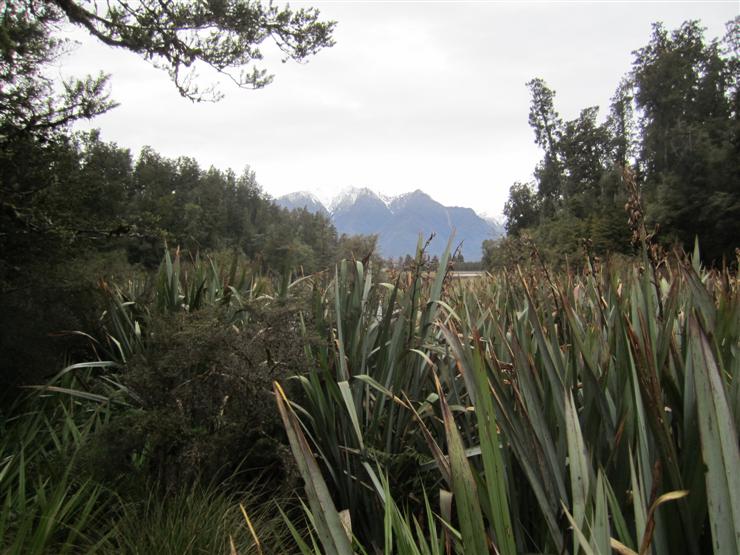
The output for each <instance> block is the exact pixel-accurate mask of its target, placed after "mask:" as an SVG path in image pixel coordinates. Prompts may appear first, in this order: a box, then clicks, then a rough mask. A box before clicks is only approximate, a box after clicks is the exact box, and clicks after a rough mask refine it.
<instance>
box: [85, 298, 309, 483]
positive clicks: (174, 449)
mask: <svg viewBox="0 0 740 555" xmlns="http://www.w3.org/2000/svg"><path fill="white" fill-rule="evenodd" d="M245 310H247V311H248V312H249V315H250V320H249V323H248V324H243V325H241V326H239V327H238V328H236V327H234V326H232V325H230V324H229V323H228V321H227V318H226V317H225V316H226V314H225V311H224V310H223V309H220V308H215V307H214V308H203V309H202V310H198V311H195V312H184V311H183V312H178V313H175V314H166V315H163V316H157V317H154V318H153V320H152V321H150V322H149V323H148V325H147V326H146V328H145V329H146V335H147V339H146V345H145V349H144V351H143V352H141V353H140V354H138V355H136V356H134V357H133V358H132V359H131V360H130V361H129V363H128V367H127V369H126V371H125V372H123V373H122V374H120V375H119V376H118V378H117V379H118V380H120V382H121V383H122V384H123V385H124V386H125V387H126V389H127V391H128V395H129V397H130V399H131V402H132V404H134V405H135V406H136V407H137V408H136V410H133V411H129V412H128V413H127V414H126V415H124V416H122V417H120V418H118V419H116V421H115V422H113V423H111V424H110V425H109V426H108V427H107V428H106V429H105V430H103V432H102V433H101V434H100V435H99V436H98V437H97V438H96V439H95V440H94V448H93V449H92V451H93V452H94V456H93V459H92V460H91V461H90V467H91V468H92V469H97V470H95V473H96V474H97V475H98V476H99V477H100V478H101V479H105V480H106V481H111V482H114V483H115V482H116V481H118V480H120V479H124V480H125V481H132V482H133V483H136V482H138V483H142V482H141V480H142V479H144V481H145V482H146V481H155V482H157V483H158V484H159V485H160V486H161V487H163V488H165V489H167V490H180V489H181V488H182V487H183V486H184V485H187V484H192V483H195V482H197V481H198V480H199V479H202V478H203V477H206V478H207V479H214V480H216V479H218V478H219V477H221V478H224V477H227V476H231V475H232V474H234V473H236V472H238V471H239V470H241V471H244V474H243V476H242V478H243V479H244V480H246V481H249V480H253V479H254V478H255V477H256V476H257V475H259V474H260V473H265V474H266V475H269V476H270V479H271V480H275V481H276V483H280V482H285V481H286V480H288V479H289V477H290V475H291V472H292V470H291V465H287V466H286V463H287V462H288V459H286V458H285V456H284V454H285V447H284V445H283V444H282V443H281V439H280V438H281V437H282V435H283V434H282V432H281V428H280V426H279V419H278V414H277V411H276V409H275V404H274V399H273V397H272V394H271V387H272V381H273V380H276V379H281V380H284V379H287V378H288V377H290V376H293V375H296V374H299V373H301V372H303V371H304V369H305V356H304V352H303V347H302V345H301V343H300V341H298V338H299V336H300V335H299V334H300V332H299V321H298V314H297V312H296V310H295V308H290V307H275V308H271V309H268V310H265V309H261V308H259V307H257V306H253V307H249V306H248V307H246V308H245ZM247 471H248V472H247Z"/></svg>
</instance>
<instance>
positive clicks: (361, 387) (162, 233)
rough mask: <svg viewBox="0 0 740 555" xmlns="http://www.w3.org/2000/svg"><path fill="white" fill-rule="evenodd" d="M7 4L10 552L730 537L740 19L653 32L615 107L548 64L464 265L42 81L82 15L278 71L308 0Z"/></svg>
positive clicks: (578, 543)
mask: <svg viewBox="0 0 740 555" xmlns="http://www.w3.org/2000/svg"><path fill="white" fill-rule="evenodd" d="M0 10H2V21H1V27H0V49H1V50H0V54H2V55H1V56H0V82H1V84H2V88H1V89H0V388H2V389H1V390H0V391H1V392H0V553H3V554H6V553H7V554H19V555H20V554H24V555H25V554H57V553H110V554H112V553H116V554H122V553H123V554H128V553H130V554H132V555H133V554H142V555H143V554H155V553H156V554H172V555H174V554H178V555H182V554H193V555H195V554H203V555H205V554H216V553H223V554H230V555H246V554H255V555H264V554H268V553H275V554H282V553H302V554H318V553H325V554H336V555H340V554H341V555H345V554H349V553H360V554H371V553H372V554H375V553H399V554H419V555H422V554H423V555H441V554H442V553H445V554H451V553H455V554H473V555H486V554H489V553H501V554H505V555H514V554H516V553H566V552H567V553H573V554H574V555H575V554H579V553H583V554H592V553H593V554H596V553H600V554H606V553H612V552H617V553H620V554H637V553H639V554H640V555H642V554H647V553H651V554H655V555H668V554H675V553H688V554H692V555H698V554H699V553H709V552H714V553H718V554H720V553H737V552H740V481H739V480H740V478H739V477H738V475H737V472H736V469H737V468H738V465H740V453H739V452H738V434H737V430H738V429H740V387H739V385H738V384H740V283H739V282H738V275H737V264H738V257H739V256H740V253H738V251H737V250H736V249H737V246H738V238H739V237H740V228H739V227H738V226H739V225H740V224H739V223H738V222H740V186H739V184H740V156H739V155H738V154H739V152H738V149H739V148H740V135H739V133H740V127H739V125H738V101H739V98H738V82H737V78H738V69H740V68H738V44H737V38H738V21H735V22H732V23H730V25H729V28H728V35H727V37H725V38H724V39H721V40H712V41H707V40H706V39H705V37H704V33H703V30H702V28H701V25H700V24H699V23H698V22H687V23H685V24H684V25H682V26H681V27H680V28H679V29H677V30H675V31H668V30H666V29H664V28H663V27H662V26H661V25H659V24H656V25H655V26H654V29H653V35H652V36H651V37H650V38H649V43H648V45H647V46H645V47H644V48H642V49H640V50H638V51H637V52H635V61H634V65H633V70H632V72H631V73H630V74H629V75H628V76H626V77H625V78H624V79H623V80H622V82H621V84H620V86H619V88H618V90H617V93H615V96H614V99H613V102H612V106H611V108H610V112H609V115H608V116H607V118H606V120H605V121H604V122H603V123H599V121H598V114H597V109H596V108H587V109H585V110H583V111H582V113H581V115H580V116H579V117H578V118H577V119H576V120H573V121H566V122H563V121H562V120H561V118H560V116H559V115H558V113H557V111H556V109H555V102H554V98H555V94H554V92H553V91H552V90H550V89H549V88H548V87H547V85H546V84H545V83H544V82H543V81H542V80H540V79H534V80H532V81H530V82H529V84H528V87H529V90H530V92H531V94H532V104H531V111H530V124H531V126H532V128H533V130H534V132H535V138H536V142H537V144H538V145H539V146H540V147H541V148H542V149H543V151H544V158H543V160H542V162H541V163H540V164H539V165H538V166H537V168H536V170H535V182H534V183H517V184H515V185H513V186H512V187H511V191H510V198H509V201H508V203H507V205H506V208H505V214H506V217H507V232H508V235H507V237H506V238H504V239H502V240H500V241H496V242H494V241H491V242H486V243H484V245H483V253H484V263H485V264H486V266H487V268H488V269H489V270H490V273H488V274H487V275H485V276H482V277H480V278H473V279H465V280H461V279H457V278H456V277H455V275H454V273H453V272H450V270H451V269H453V268H454V269H458V270H460V269H462V270H464V269H473V268H474V267H476V265H475V264H474V263H471V262H467V263H466V262H465V260H464V259H463V257H462V255H461V254H460V253H459V252H457V253H456V252H455V249H454V244H453V243H450V244H448V246H447V249H446V250H445V252H444V254H443V255H441V256H439V257H437V256H435V257H433V258H431V257H429V256H428V255H426V254H425V239H426V238H420V239H419V248H418V250H417V252H416V253H415V254H414V253H411V254H409V255H408V256H407V257H406V258H405V259H398V260H397V261H386V262H383V261H382V260H380V259H379V258H378V256H377V255H375V254H374V249H375V246H376V243H377V237H375V236H337V232H336V230H335V229H334V227H333V226H332V225H331V223H330V221H329V220H328V219H327V218H326V217H325V216H322V215H320V214H312V213H309V212H308V211H306V210H293V211H289V210H284V209H281V208H278V207H277V206H276V205H275V204H274V203H273V202H272V200H271V199H270V197H269V196H268V195H267V194H265V193H264V191H262V189H261V188H260V186H259V184H258V182H257V179H256V176H255V174H254V172H253V171H251V170H250V169H249V168H246V169H245V170H244V171H243V172H242V173H241V174H237V173H235V172H233V171H232V170H220V169H216V168H208V169H206V168H202V167H199V165H198V163H197V162H196V161H195V160H194V159H192V158H189V157H187V156H182V157H179V158H176V159H170V158H167V157H164V156H162V155H160V154H158V153H157V152H155V151H154V150H153V149H151V148H144V149H143V150H142V151H141V152H140V153H138V154H137V155H136V156H134V155H132V153H131V152H130V151H129V150H128V149H127V148H125V147H122V146H119V145H117V144H114V143H110V142H106V141H104V140H103V139H102V138H101V136H102V135H101V133H100V132H98V131H94V132H87V133H76V132H73V124H74V122H75V121H78V120H80V119H88V118H93V117H95V116H96V115H99V114H102V113H104V112H106V111H108V110H110V109H114V108H115V103H114V101H113V100H112V99H110V98H109V97H108V96H107V93H106V90H107V89H106V82H107V77H106V76H98V77H87V78H83V79H81V80H73V81H69V82H66V83H64V84H59V83H55V82H54V81H53V80H52V79H50V78H49V76H48V74H47V72H46V71H47V68H48V65H49V63H50V62H51V61H52V60H54V59H55V58H56V57H57V56H58V55H59V53H60V52H61V51H62V50H63V49H64V48H65V47H66V45H65V43H64V41H62V40H60V39H59V38H58V30H59V26H60V25H66V24H73V25H77V26H79V27H81V28H83V29H85V30H86V31H87V32H89V33H90V34H91V35H92V36H93V37H95V38H96V39H98V40H100V41H102V42H103V43H105V44H108V45H110V46H114V47H118V48H125V49H128V50H130V51H132V52H135V53H137V54H139V55H141V56H142V57H143V58H145V59H147V60H150V61H154V62H155V63H156V65H158V67H162V68H163V69H164V70H165V71H167V73H168V74H169V76H170V77H171V79H172V81H173V85H174V86H175V87H176V88H177V90H178V91H179V92H180V94H182V95H183V96H185V97H187V98H190V99H193V100H195V101H198V100H217V99H218V98H219V97H220V96H221V91H219V90H217V89H203V88H201V87H202V85H201V84H199V82H198V80H197V79H194V78H192V75H190V74H189V73H188V72H189V69H190V68H191V67H192V66H193V65H194V64H201V65H205V66H209V67H211V68H212V69H214V70H216V71H217V72H221V73H224V74H227V75H230V76H231V77H232V78H233V80H234V81H235V82H236V83H237V85H239V86H240V87H242V88H247V89H253V88H261V87H266V86H268V85H269V84H270V81H271V75H270V74H269V73H268V72H267V71H266V70H265V69H263V68H261V66H259V64H260V63H261V60H262V53H261V51H260V48H261V45H262V44H263V42H264V41H266V40H272V41H274V42H275V44H276V45H277V47H278V48H279V49H280V50H281V51H282V52H283V53H284V54H285V57H286V59H293V60H298V61H301V60H304V59H307V58H309V57H311V56H314V55H316V54H319V52H320V50H321V49H323V48H326V47H330V46H332V45H333V39H332V33H333V29H334V23H333V22H327V21H322V20H321V19H320V14H319V12H318V11H317V10H315V9H312V8H306V9H300V10H291V9H289V8H284V9H281V8H277V7H275V6H273V5H263V4H260V3H253V2H246V1H244V0H229V1H226V2H199V1H191V0H178V1H174V2H169V3H166V2H159V1H156V0H142V1H140V2H136V3H129V2H108V3H95V2H87V1H83V0H80V1H76V0H52V1H41V0H26V1H22V2H5V3H2V4H0ZM214 30H215V31H217V32H214ZM319 55H320V54H319ZM695 238H698V242H695ZM687 253H690V254H687ZM612 255H618V256H612Z"/></svg>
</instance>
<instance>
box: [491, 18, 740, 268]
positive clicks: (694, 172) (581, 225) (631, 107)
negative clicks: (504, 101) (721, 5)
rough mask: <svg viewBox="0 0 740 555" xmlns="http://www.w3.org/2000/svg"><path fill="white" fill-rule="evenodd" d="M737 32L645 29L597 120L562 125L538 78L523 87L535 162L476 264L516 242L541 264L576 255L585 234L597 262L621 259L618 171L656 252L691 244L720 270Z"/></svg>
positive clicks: (732, 223)
mask: <svg viewBox="0 0 740 555" xmlns="http://www.w3.org/2000/svg"><path fill="white" fill-rule="evenodd" d="M738 25H740V23H739V22H738V20H735V21H732V22H729V23H728V25H727V34H726V35H725V37H723V38H721V39H712V40H707V38H706V37H705V33H704V29H703V28H702V26H701V23H700V22H698V21H691V22H686V23H684V24H683V25H682V26H681V27H680V28H678V29H676V30H674V31H669V30H667V29H665V28H664V27H663V26H662V25H661V24H655V25H654V26H653V33H652V36H651V37H650V42H649V43H648V44H647V45H646V46H644V47H643V48H640V49H639V50H637V51H635V52H634V53H633V55H634V59H633V63H632V70H631V71H630V73H629V74H627V75H626V76H624V77H623V78H622V80H621V81H620V83H619V86H618V87H617V90H616V91H615V93H614V95H613V97H612V100H611V105H610V106H609V111H608V115H607V116H606V118H605V119H604V120H603V121H601V122H600V121H599V108H598V106H591V107H588V108H584V109H583V110H581V113H580V114H579V116H578V117H577V118H576V119H574V120H570V121H563V119H562V117H561V116H560V114H559V113H558V111H557V107H556V103H555V91H553V90H551V89H550V88H549V87H548V86H547V84H546V83H545V82H544V81H543V80H542V79H533V80H531V81H530V82H529V83H527V86H528V88H529V90H530V93H531V105H530V112H529V124H530V126H531V127H532V130H533V131H534V135H535V142H536V143H537V145H538V146H539V147H540V148H541V149H542V150H543V154H544V157H543V159H542V161H541V162H540V163H539V164H538V165H537V167H536V168H535V171H534V176H535V180H534V182H528V183H515V184H514V185H512V186H511V188H510V190H509V200H508V202H507V203H506V206H505V207H504V214H505V216H506V230H507V234H508V239H506V240H504V241H502V242H499V243H497V242H494V241H490V242H488V243H487V244H486V245H484V258H485V259H486V264H487V266H488V267H493V266H495V265H496V264H505V263H506V261H508V260H511V253H516V252H517V251H521V250H527V249H526V247H523V245H522V242H521V241H522V240H523V239H525V240H529V241H534V243H535V244H537V245H538V246H539V249H540V251H541V252H542V253H544V254H545V255H546V256H547V257H548V259H549V260H550V261H551V262H558V261H563V260H564V259H565V257H566V256H568V255H573V253H576V252H579V251H582V250H583V246H584V245H583V242H584V240H585V239H588V242H587V243H588V244H587V248H588V249H589V250H591V252H593V253H595V254H597V255H601V256H604V255H606V254H607V253H627V254H631V253H633V252H634V250H633V244H632V242H631V241H630V231H629V227H628V218H627V217H626V216H625V204H626V203H627V200H628V197H629V191H628V189H627V187H626V186H625V182H624V179H623V177H624V175H623V174H624V172H625V171H628V172H630V173H631V174H634V179H635V185H636V186H637V187H638V189H639V194H640V196H641V198H642V206H643V207H644V210H645V217H646V219H647V222H648V224H649V226H650V227H651V229H652V230H654V231H655V234H656V238H657V239H658V241H659V242H660V243H661V244H662V245H664V246H665V247H667V248H670V247H672V246H676V245H677V246H679V247H683V248H688V249H691V248H693V244H694V240H695V239H697V238H698V239H699V240H700V241H701V245H702V251H703V256H704V259H705V260H706V261H707V262H710V263H715V264H721V263H722V260H723V258H724V259H725V260H726V261H727V262H729V263H732V261H733V260H734V249H735V248H736V247H737V246H738V237H740V104H739V103H740V89H739V88H738V86H739V83H738V75H740V67H739V66H738V63H739V58H738V36H739V35H740V29H739V28H738ZM514 256H516V255H514Z"/></svg>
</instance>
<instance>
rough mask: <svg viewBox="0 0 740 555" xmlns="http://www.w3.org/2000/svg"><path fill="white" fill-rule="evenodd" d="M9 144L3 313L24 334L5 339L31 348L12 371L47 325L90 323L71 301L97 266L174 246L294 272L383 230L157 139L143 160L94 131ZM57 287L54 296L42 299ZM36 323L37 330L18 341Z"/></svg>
mask: <svg viewBox="0 0 740 555" xmlns="http://www.w3.org/2000/svg"><path fill="white" fill-rule="evenodd" d="M5 146H6V147H9V148H6V149H5V150H4V152H3V157H2V158H1V159H0V173H1V175H2V183H3V189H4V191H3V192H4V195H3V199H2V229H3V233H2V235H0V250H1V252H2V256H1V262H0V264H1V266H0V286H1V287H2V295H1V296H0V299H1V300H0V303H1V305H2V306H0V313H2V314H3V316H2V319H3V329H6V330H7V329H10V328H11V327H15V328H16V334H15V335H9V334H3V337H4V338H7V342H6V341H5V340H4V341H3V345H2V348H3V351H4V352H5V353H8V352H13V351H17V350H18V349H21V352H19V353H18V356H7V355H6V357H4V358H5V361H4V362H3V366H5V365H8V366H7V373H17V368H18V367H19V365H21V361H24V360H26V361H27V357H28V355H29V353H28V352H26V349H23V348H22V346H23V345H28V346H31V345H33V349H32V350H33V351H36V352H37V353H38V352H40V351H39V350H38V346H39V345H40V344H45V343H47V342H48V341H49V340H48V337H47V336H48V334H49V333H51V332H56V331H59V330H63V329H84V327H85V324H89V322H85V321H84V319H83V320H80V319H79V318H74V317H71V314H70V311H72V312H74V311H75V309H73V308H68V307H74V306H75V305H76V304H81V305H82V306H88V307H89V306H90V301H89V300H88V301H87V302H81V299H77V300H76V301H75V299H74V294H75V293H77V294H80V295H83V296H84V295H86V293H85V290H86V289H89V288H91V287H93V288H94V286H95V282H94V279H92V276H93V275H94V274H95V272H100V271H102V272H104V274H108V275H115V274H116V272H117V273H118V274H123V273H125V272H126V271H130V270H131V269H136V268H138V269H139V270H140V271H142V272H146V271H148V270H152V269H155V268H156V267H157V266H158V265H159V263H160V261H161V259H162V252H163V248H164V247H165V245H171V246H173V247H175V246H176V247H179V248H180V250H181V252H182V253H183V256H186V257H187V256H189V257H191V258H194V257H195V256H196V255H197V254H198V253H217V252H224V253H227V252H228V253H238V254H239V255H241V256H243V257H244V258H246V259H247V260H250V261H251V264H252V267H253V268H254V270H255V271H257V272H260V273H262V274H269V273H275V274H277V275H290V274H291V273H292V272H299V273H306V274H308V273H313V272H316V271H319V270H323V269H326V268H328V267H330V266H331V265H333V264H334V263H335V262H337V261H338V260H340V259H341V258H346V257H349V258H351V257H352V256H356V257H357V258H362V257H364V256H366V255H367V254H368V253H369V252H371V251H372V249H373V247H374V244H375V238H374V237H363V236H346V235H342V236H338V235H337V232H336V229H335V228H334V226H333V225H332V223H331V221H330V220H329V218H328V217H326V216H324V215H321V214H314V213H310V212H308V211H306V210H303V209H301V210H293V211H290V210H286V209H283V208H280V207H278V206H276V205H275V204H274V202H273V201H272V199H271V198H270V197H269V195H267V194H266V193H264V191H262V189H261V188H260V186H259V185H258V183H257V181H256V178H255V174H254V172H252V171H250V170H249V169H248V168H247V169H246V170H245V171H244V172H243V173H242V174H241V175H236V174H235V173H234V172H232V171H230V170H229V171H221V170H218V169H216V168H213V167H211V168H209V169H202V168H200V167H199V165H198V163H197V162H196V161H195V160H194V159H192V158H187V157H180V158H177V159H170V158H167V157H164V156H162V155H160V154H158V153H157V152H155V151H154V150H153V149H151V148H144V149H143V150H142V151H141V153H140V154H139V156H138V157H137V158H136V159H134V158H133V157H132V155H131V153H130V151H129V150H128V149H125V148H122V147H119V146H117V145H116V144H114V143H109V142H104V141H102V140H101V139H100V135H99V133H98V132H96V131H94V132H89V133H77V134H71V133H68V132H62V131H59V132H57V133H55V134H54V136H53V137H51V138H49V140H46V141H44V142H40V141H37V140H34V139H30V140H26V141H16V142H15V143H14V144H12V145H8V144H7V143H6V145H5ZM86 269H87V270H89V276H90V279H86V277H85V274H86V273H87V272H86ZM98 277H100V276H98ZM47 296H50V297H53V298H54V299H55V301H54V303H52V304H49V302H43V303H41V305H40V306H37V304H36V303H38V302H40V301H41V299H44V298H46V297H47ZM55 304H59V308H60V310H58V311H57V310H54V305H55ZM38 310H43V313H44V317H43V318H39V317H38V316H40V315H41V313H38V314H34V312H35V311H38ZM34 315H35V316H37V317H34ZM11 322H15V323H14V324H13V323H11ZM26 325H28V326H31V328H33V329H28V330H27V331H28V333H29V334H30V335H29V336H28V337H27V338H26V339H27V341H21V342H19V341H18V332H21V334H22V332H23V328H24V326H26ZM6 326H7V327H6ZM19 328H20V329H19ZM41 351H43V349H42V350H41ZM48 363H49V361H48V360H47V359H44V360H43V361H39V364H40V365H41V366H43V365H44V364H48ZM26 365H27V364H23V365H22V366H26ZM14 369H15V370H14Z"/></svg>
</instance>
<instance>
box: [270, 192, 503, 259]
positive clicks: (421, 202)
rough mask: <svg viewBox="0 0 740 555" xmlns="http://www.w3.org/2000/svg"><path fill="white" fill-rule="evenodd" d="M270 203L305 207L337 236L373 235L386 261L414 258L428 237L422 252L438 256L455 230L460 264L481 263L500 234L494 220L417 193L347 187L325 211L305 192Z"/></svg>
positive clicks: (500, 231) (454, 243)
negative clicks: (487, 244)
mask: <svg viewBox="0 0 740 555" xmlns="http://www.w3.org/2000/svg"><path fill="white" fill-rule="evenodd" d="M275 202H276V204H278V206H282V207H283V208H288V209H291V210H293V209H299V208H305V209H306V210H308V211H310V212H320V213H322V214H325V215H326V216H328V217H329V218H331V221H332V223H333V224H334V226H335V227H336V228H337V232H339V233H346V234H350V235H352V234H363V235H370V234H377V235H378V248H379V251H380V252H379V254H380V255H381V256H384V257H386V258H391V257H392V258H398V257H399V256H405V255H407V254H411V255H413V254H414V252H415V250H416V244H417V242H418V240H419V234H421V235H422V236H423V237H424V240H426V239H427V238H428V237H429V235H430V234H431V233H432V232H434V233H435V234H436V235H435V238H434V239H433V240H432V242H431V243H430V245H429V248H428V251H427V252H428V253H429V254H430V255H431V256H434V255H438V256H439V255H441V254H442V252H443V251H444V249H445V247H446V246H447V241H448V240H449V238H450V235H451V233H452V231H453V230H455V238H454V241H453V248H455V247H456V246H457V245H458V244H459V243H461V242H462V254H463V256H464V257H465V260H469V261H473V260H480V258H481V244H482V243H483V241H484V240H486V239H493V238H496V237H500V236H501V235H503V233H504V229H503V226H502V225H501V224H500V223H499V222H497V221H496V220H494V219H492V218H484V217H481V216H479V215H478V214H476V213H475V211H474V210H473V209H471V208H463V207H460V206H444V205H442V204H441V203H439V202H437V201H435V200H434V199H433V198H432V197H430V196H429V195H428V194H426V193H425V192H423V191H421V190H418V189H417V190H416V191H413V192H411V193H406V194H403V195H400V196H397V197H385V196H382V195H379V194H378V193H376V192H374V191H371V190H370V189H367V188H352V189H347V190H345V191H344V192H342V193H341V194H340V195H339V196H337V197H336V198H334V199H333V200H332V201H331V203H330V204H329V206H325V205H324V204H323V203H322V202H321V201H320V200H319V199H318V198H317V197H316V196H314V195H313V194H311V193H307V192H297V193H290V194H288V195H284V196H282V197H279V198H277V199H276V200H275Z"/></svg>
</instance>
